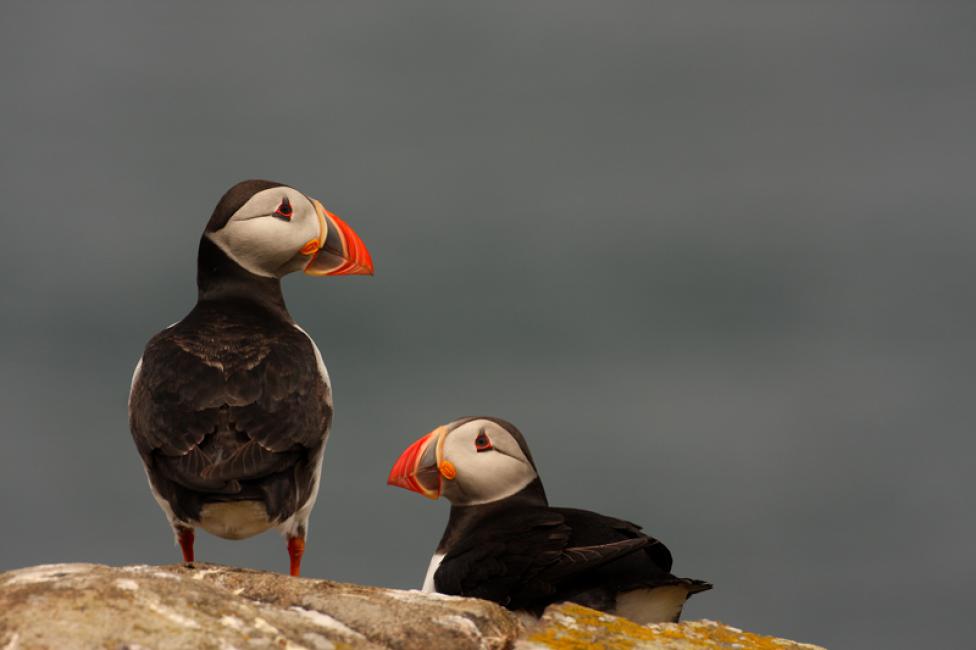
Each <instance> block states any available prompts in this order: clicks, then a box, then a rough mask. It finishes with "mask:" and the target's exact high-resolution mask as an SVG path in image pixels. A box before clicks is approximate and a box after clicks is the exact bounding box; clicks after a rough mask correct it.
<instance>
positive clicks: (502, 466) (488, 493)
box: [458, 451, 536, 505]
mask: <svg viewBox="0 0 976 650" xmlns="http://www.w3.org/2000/svg"><path fill="white" fill-rule="evenodd" d="M473 453H478V454H479V456H482V458H481V459H478V460H480V462H478V463H477V464H476V466H475V467H472V469H471V470H469V471H466V472H465V474H464V476H461V475H460V473H461V469H458V480H459V481H461V484H460V487H461V489H462V490H463V491H464V493H465V494H466V495H467V497H468V500H467V504H468V505H478V504H481V503H490V502H492V501H498V500H500V499H505V498H507V497H510V496H512V495H513V494H515V493H517V492H519V491H520V490H522V489H523V488H524V487H525V486H527V485H528V484H529V483H531V482H532V481H533V480H534V479H535V477H536V474H535V472H534V471H533V470H532V468H531V467H529V466H528V465H526V464H525V463H523V462H521V461H519V460H516V459H515V458H512V457H511V456H506V455H505V454H502V453H500V452H498V451H485V452H480V453H479V452H473Z"/></svg>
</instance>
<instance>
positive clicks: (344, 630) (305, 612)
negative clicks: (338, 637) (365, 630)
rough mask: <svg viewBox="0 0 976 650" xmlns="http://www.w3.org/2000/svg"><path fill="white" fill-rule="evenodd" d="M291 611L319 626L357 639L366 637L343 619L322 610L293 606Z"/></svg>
mask: <svg viewBox="0 0 976 650" xmlns="http://www.w3.org/2000/svg"><path fill="white" fill-rule="evenodd" d="M290 609H291V611H293V612H296V613H298V614H299V615H301V616H302V617H304V618H306V619H308V620H309V621H311V622H313V623H315V624H316V625H318V626H319V627H324V628H326V629H328V630H332V631H333V632H338V633H339V634H345V635H348V636H351V637H355V638H357V639H364V638H365V637H364V636H363V635H362V634H360V633H359V632H357V631H356V630H354V629H352V628H351V627H349V626H348V625H346V624H345V623H343V622H342V621H339V620H336V619H334V618H332V617H331V616H329V615H328V614H323V613H322V612H317V611H315V610H314V609H305V608H304V607H299V606H297V605H296V606H295V607H291V608H290Z"/></svg>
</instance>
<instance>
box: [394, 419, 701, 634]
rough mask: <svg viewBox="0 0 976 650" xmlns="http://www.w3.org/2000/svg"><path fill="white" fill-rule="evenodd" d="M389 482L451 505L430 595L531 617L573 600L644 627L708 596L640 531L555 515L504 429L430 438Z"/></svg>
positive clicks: (590, 516)
mask: <svg viewBox="0 0 976 650" xmlns="http://www.w3.org/2000/svg"><path fill="white" fill-rule="evenodd" d="M388 482H389V484H390V485H395V486H398V487H403V488H406V489H408V490H413V491H414V492H419V493H420V494H422V495H424V496H426V497H430V498H431V499H436V498H438V497H439V496H441V495H443V496H445V497H447V499H448V500H449V501H450V502H451V515H450V519H449V520H448V522H447V529H446V530H445V531H444V535H443V537H441V541H440V544H438V546H437V550H436V552H435V554H434V557H433V558H432V559H431V562H430V567H429V568H428V570H427V577H426V578H425V579H424V585H423V589H424V591H437V592H440V593H444V594H451V595H457V596H474V597H477V598H484V599H486V600H492V601H494V602H496V603H499V604H501V605H504V606H506V607H508V608H509V609H512V610H516V611H525V612H528V613H530V614H532V615H534V616H540V615H541V614H542V612H543V610H544V609H545V608H546V606H547V605H549V604H552V603H558V602H564V601H571V602H574V603H578V604H580V605H585V606H587V607H592V608H594V609H599V610H602V611H605V612H609V613H611V614H616V615H618V616H624V617H626V618H629V619H631V620H634V621H636V622H638V623H641V624H645V623H655V622H665V621H677V620H678V618H679V617H680V616H681V608H682V607H683V606H684V603H685V600H687V598H688V597H689V596H690V595H692V594H695V593H698V592H700V591H705V590H707V589H711V588H712V585H710V584H709V583H707V582H704V581H702V580H692V579H690V578H678V577H675V576H673V575H671V573H670V571H671V553H670V552H669V551H668V549H667V548H666V547H665V546H664V544H662V543H661V542H659V541H657V540H656V539H654V538H652V537H648V536H647V535H645V534H644V533H642V532H641V529H640V526H637V525H635V524H632V523H630V522H627V521H623V520H621V519H614V518H613V517H606V516H604V515H600V514H597V513H595V512H589V511H586V510H574V509H571V508H553V507H550V506H549V502H548V500H547V499H546V493H545V490H543V488H542V481H541V480H540V478H539V474H538V473H537V471H536V467H535V462H534V461H533V460H532V454H531V453H530V452H529V447H528V445H527V444H526V442H525V438H524V437H523V436H522V434H521V432H519V430H518V429H516V428H515V426H513V425H512V424H511V423H509V422H506V421H505V420H500V419H498V418H491V417H467V418H461V419H459V420H455V421H453V422H451V423H450V424H446V425H444V426H441V427H438V428H436V429H434V430H433V431H431V432H430V433H429V434H427V435H426V436H424V437H423V438H421V439H420V440H418V441H417V442H415V443H413V444H412V445H410V446H409V447H407V449H406V450H405V451H404V452H403V454H402V455H401V456H400V458H399V459H398V460H397V462H396V464H395V465H394V466H393V470H392V471H391V472H390V478H389V481H388Z"/></svg>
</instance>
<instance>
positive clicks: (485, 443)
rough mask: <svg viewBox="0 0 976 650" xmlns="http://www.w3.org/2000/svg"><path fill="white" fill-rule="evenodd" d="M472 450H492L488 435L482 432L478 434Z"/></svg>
mask: <svg viewBox="0 0 976 650" xmlns="http://www.w3.org/2000/svg"><path fill="white" fill-rule="evenodd" d="M474 448H475V450H476V451H479V452H482V451H488V450H489V449H491V448H492V446H491V440H489V439H488V435H487V434H486V433H485V432H484V431H482V432H481V433H479V434H478V437H477V438H475V439H474Z"/></svg>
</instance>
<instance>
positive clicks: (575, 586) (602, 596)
mask: <svg viewBox="0 0 976 650" xmlns="http://www.w3.org/2000/svg"><path fill="white" fill-rule="evenodd" d="M465 528H466V530H464V531H453V533H452V537H454V538H455V540H456V541H455V542H454V543H453V544H452V545H451V547H450V548H448V549H446V550H447V553H446V555H445V557H444V559H443V560H442V561H441V564H440V567H439V568H438V570H437V573H436V574H435V576H434V583H435V587H436V589H437V591H439V592H441V593H446V594H453V595H459V596H472V597H477V598H484V599H487V600H492V601H494V602H497V603H499V604H501V605H504V606H506V607H509V608H510V609H514V610H527V611H530V612H532V613H534V614H536V615H540V614H541V613H542V611H543V610H544V609H545V608H546V606H548V605H550V604H552V603H556V602H564V601H572V602H577V603H580V604H582V605H586V606H589V607H594V608H596V609H602V610H608V609H612V608H613V606H614V604H615V602H616V596H617V594H618V593H621V592H625V591H629V590H632V589H637V588H642V587H659V586H665V585H675V584H685V585H688V586H689V588H690V591H691V592H695V591H704V590H705V589H708V588H710V587H711V585H709V584H708V583H705V582H702V581H697V580H688V579H685V578H678V577H675V576H673V575H671V573H670V570H671V553H670V552H669V551H668V549H667V547H665V546H664V544H662V543H661V542H659V541H658V540H656V539H654V538H652V537H649V536H647V535H645V534H644V533H643V532H641V529H640V527H639V526H637V525H635V524H632V523H630V522H627V521H624V520H621V519H615V518H613V517H606V516H604V515H600V514H597V513H595V512H589V511H586V510H575V509H569V508H552V507H549V506H546V505H531V504H528V505H527V504H524V503H523V504H512V505H511V506H510V507H495V508H492V509H490V510H486V514H485V516H483V517H480V518H474V517H470V516H469V517H468V523H467V525H466V526H465Z"/></svg>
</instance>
